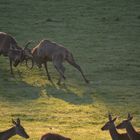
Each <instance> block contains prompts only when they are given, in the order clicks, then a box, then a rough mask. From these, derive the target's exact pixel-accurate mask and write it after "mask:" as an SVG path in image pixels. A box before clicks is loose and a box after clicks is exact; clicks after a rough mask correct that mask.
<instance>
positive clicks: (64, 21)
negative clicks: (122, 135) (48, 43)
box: [0, 0, 140, 140]
mask: <svg viewBox="0 0 140 140" xmlns="http://www.w3.org/2000/svg"><path fill="white" fill-rule="evenodd" d="M0 19H1V20H0V30H1V31H3V32H7V33H10V34H12V35H13V36H14V37H15V38H16V40H17V41H18V43H19V44H20V45H21V46H24V44H25V43H26V42H27V41H28V40H35V43H33V45H31V47H33V46H35V45H36V44H37V43H38V42H39V41H40V40H41V39H43V38H49V39H51V40H53V41H55V42H58V43H60V44H62V45H64V46H65V47H66V48H68V49H69V50H70V51H71V52H72V53H73V55H74V56H75V59H76V60H77V63H79V64H80V66H81V67H82V69H83V71H84V73H85V74H86V76H87V77H88V79H89V80H90V81H91V82H90V84H89V85H87V84H85V83H84V81H83V79H82V77H81V75H80V73H79V72H78V71H77V70H75V69H74V68H73V67H72V66H70V65H68V64H65V67H66V74H65V75H66V77H67V80H66V86H61V87H59V86H57V85H56V84H54V85H52V84H51V83H50V82H49V81H48V80H47V78H46V73H45V70H44V69H42V70H38V69H37V68H34V69H33V70H28V69H27V68H26V67H25V66H24V65H22V66H19V67H18V68H14V73H15V76H14V77H12V76H11V75H10V70H9V63H8V59H6V58H4V57H2V56H1V57H0V125H1V127H0V131H3V130H5V129H7V128H9V127H10V126H11V119H12V118H17V117H20V118H21V120H22V122H23V125H24V126H25V128H26V130H27V132H28V133H29V135H30V137H31V138H30V139H31V140H37V139H39V138H40V137H41V135H42V134H44V133H46V132H54V133H59V134H62V135H66V136H68V137H71V138H72V139H73V140H85V139H86V140H111V138H110V136H109V133H108V132H102V131H101V129H100V128H101V127H102V126H103V125H104V123H105V122H106V121H107V120H108V119H107V114H108V112H112V114H113V115H114V116H115V115H118V116H120V117H119V119H118V120H117V122H116V124H118V123H119V122H120V121H121V120H122V119H124V118H126V116H127V112H130V113H132V114H133V116H134V120H133V124H134V126H135V127H136V128H137V129H139V127H140V120H139V118H140V110H139V103H140V86H139V85H140V39H139V37H140V2H139V0H135V1H131V0H130V1H128V0H123V1H122V0H117V1H113V0H106V1H104V0H100V1H99V0H86V1H85V0H78V1H75V0H71V1H66V0H51V1H50V0H46V1H45V0H40V1H37V0H29V1H25V0H24V1H23V0H20V1H15V0H0ZM49 71H50V74H51V76H52V79H53V81H54V83H56V82H57V79H58V74H57V72H56V70H55V69H54V67H53V65H52V64H51V63H49ZM16 139H19V140H20V139H22V138H21V137H19V136H15V137H13V138H12V140H16Z"/></svg>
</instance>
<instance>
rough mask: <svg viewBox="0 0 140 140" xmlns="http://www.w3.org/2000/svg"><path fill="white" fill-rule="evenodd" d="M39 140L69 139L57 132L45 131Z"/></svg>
mask: <svg viewBox="0 0 140 140" xmlns="http://www.w3.org/2000/svg"><path fill="white" fill-rule="evenodd" d="M41 140H71V139H70V138H66V137H64V136H62V135H59V134H54V133H47V134H45V135H43V136H42V137H41Z"/></svg>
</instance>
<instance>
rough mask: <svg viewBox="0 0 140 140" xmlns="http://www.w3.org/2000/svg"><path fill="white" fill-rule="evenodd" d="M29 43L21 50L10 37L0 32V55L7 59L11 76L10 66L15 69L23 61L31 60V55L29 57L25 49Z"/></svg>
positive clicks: (27, 50)
mask: <svg viewBox="0 0 140 140" xmlns="http://www.w3.org/2000/svg"><path fill="white" fill-rule="evenodd" d="M29 43H30V42H28V43H27V44H26V45H25V47H24V48H22V47H20V46H19V45H18V44H17V41H16V40H15V39H14V38H13V37H12V36H11V35H9V34H7V33H4V32H0V55H3V56H6V57H8V58H9V61H10V70H11V74H13V68H12V65H14V66H15V67H16V66H18V64H19V63H21V62H23V61H24V60H27V59H31V57H32V55H30V52H29V49H28V48H27V47H28V45H29Z"/></svg>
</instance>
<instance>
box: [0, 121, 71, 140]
mask: <svg viewBox="0 0 140 140" xmlns="http://www.w3.org/2000/svg"><path fill="white" fill-rule="evenodd" d="M12 123H13V125H14V126H13V127H12V128H10V129H8V130H5V131H3V132H0V140H8V139H10V138H11V137H13V136H15V135H16V134H17V135H19V136H21V137H23V138H26V139H28V138H29V135H28V134H27V133H26V131H25V129H24V127H23V126H22V125H21V123H20V119H19V118H18V119H17V120H16V121H15V120H12ZM41 140H71V139H70V138H66V137H64V136H61V135H59V134H52V133H47V134H45V135H43V136H42V137H41Z"/></svg>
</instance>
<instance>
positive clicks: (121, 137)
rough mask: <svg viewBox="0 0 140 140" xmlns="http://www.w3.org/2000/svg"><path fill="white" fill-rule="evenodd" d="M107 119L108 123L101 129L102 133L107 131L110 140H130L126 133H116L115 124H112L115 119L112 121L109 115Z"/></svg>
mask: <svg viewBox="0 0 140 140" xmlns="http://www.w3.org/2000/svg"><path fill="white" fill-rule="evenodd" d="M108 119H109V121H108V122H107V123H106V124H105V125H104V126H103V127H102V128H101V129H102V130H103V131H104V130H109V132H110V135H111V138H112V140H130V139H129V137H128V135H127V133H123V134H120V133H118V132H117V130H116V127H115V124H114V122H115V120H116V119H117V117H115V118H114V119H112V116H111V114H109V115H108Z"/></svg>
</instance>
